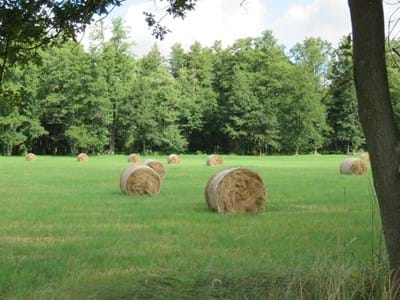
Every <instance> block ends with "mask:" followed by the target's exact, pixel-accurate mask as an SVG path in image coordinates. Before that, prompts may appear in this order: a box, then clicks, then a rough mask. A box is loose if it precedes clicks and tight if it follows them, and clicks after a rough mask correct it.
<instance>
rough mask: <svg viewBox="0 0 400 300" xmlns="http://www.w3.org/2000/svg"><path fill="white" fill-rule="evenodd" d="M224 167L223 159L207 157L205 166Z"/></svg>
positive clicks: (220, 157) (213, 155)
mask: <svg viewBox="0 0 400 300" xmlns="http://www.w3.org/2000/svg"><path fill="white" fill-rule="evenodd" d="M223 165H224V158H223V157H222V156H219V155H215V154H212V155H209V156H208V158H207V166H223Z"/></svg>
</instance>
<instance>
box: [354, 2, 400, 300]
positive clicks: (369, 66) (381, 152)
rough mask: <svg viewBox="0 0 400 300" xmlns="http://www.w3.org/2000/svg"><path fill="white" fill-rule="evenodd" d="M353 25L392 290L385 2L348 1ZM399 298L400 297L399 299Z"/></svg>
mask: <svg viewBox="0 0 400 300" xmlns="http://www.w3.org/2000/svg"><path fill="white" fill-rule="evenodd" d="M348 3H349V7H350V12H351V21H352V26H353V40H354V43H353V61H354V78H355V84H356V91H357V99H358V109H359V115H360V119H361V124H362V127H363V130H364V134H365V137H366V141H367V146H368V151H369V153H370V157H371V165H372V173H373V178H374V186H375V190H376V194H377V197H378V202H379V207H380V214H381V218H382V225H383V232H384V237H385V243H386V249H387V252H388V255H389V262H390V267H391V271H392V272H393V273H392V275H395V276H393V277H392V279H393V280H394V281H393V284H394V285H393V287H394V288H399V287H400V284H399V282H400V281H399V280H398V279H399V276H398V274H399V270H400V174H399V165H400V141H399V132H398V129H397V128H396V123H395V118H394V113H393V107H392V104H391V101H390V93H389V85H388V79H387V70H386V60H385V32H384V17H383V5H382V0H348ZM397 297H399V295H398V296H397Z"/></svg>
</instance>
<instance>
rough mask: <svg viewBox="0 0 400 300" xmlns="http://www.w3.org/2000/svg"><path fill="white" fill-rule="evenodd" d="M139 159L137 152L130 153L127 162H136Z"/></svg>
mask: <svg viewBox="0 0 400 300" xmlns="http://www.w3.org/2000/svg"><path fill="white" fill-rule="evenodd" d="M138 161H140V155H139V154H137V153H132V154H130V155H129V156H128V162H133V163H136V162H138Z"/></svg>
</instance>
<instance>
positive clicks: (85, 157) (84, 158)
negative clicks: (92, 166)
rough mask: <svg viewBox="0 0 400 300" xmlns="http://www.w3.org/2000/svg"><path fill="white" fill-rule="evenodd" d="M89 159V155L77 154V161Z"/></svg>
mask: <svg viewBox="0 0 400 300" xmlns="http://www.w3.org/2000/svg"><path fill="white" fill-rule="evenodd" d="M88 160H89V156H88V155H87V154H86V153H80V154H79V155H78V161H79V162H85V161H88Z"/></svg>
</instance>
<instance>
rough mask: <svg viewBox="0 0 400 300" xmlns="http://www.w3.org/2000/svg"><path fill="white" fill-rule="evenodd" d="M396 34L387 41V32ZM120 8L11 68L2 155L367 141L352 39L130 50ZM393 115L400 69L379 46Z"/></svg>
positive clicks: (267, 36) (269, 39)
mask: <svg viewBox="0 0 400 300" xmlns="http://www.w3.org/2000/svg"><path fill="white" fill-rule="evenodd" d="M395 42H396V41H392V43H395ZM132 49H133V42H132V40H131V39H130V38H129V35H128V33H127V30H126V29H125V28H124V24H123V22H122V20H121V19H115V20H114V21H113V26H112V37H111V38H110V39H109V40H106V39H105V29H104V25H103V24H102V23H99V26H98V27H97V29H96V30H95V31H94V32H93V33H92V34H91V37H90V47H88V49H85V48H84V47H83V46H82V45H80V44H79V43H77V42H74V41H72V40H71V41H68V42H66V43H61V42H60V43H55V44H54V45H52V46H51V47H47V48H46V49H41V50H37V51H38V53H37V54H38V55H36V56H37V57H38V60H37V61H26V62H24V63H22V62H20V63H18V64H17V65H15V66H13V67H12V68H9V69H8V70H7V73H6V74H5V77H4V82H3V86H2V89H1V94H0V151H1V153H3V154H4V155H11V154H23V153H26V152H27V151H30V152H34V153H37V154H60V155H61V154H71V153H77V152H80V151H85V152H89V153H129V152H141V153H154V152H171V151H173V152H190V153H198V152H207V153H211V152H216V153H238V154H268V153H311V152H312V153H318V152H320V153H334V152H336V153H346V152H347V153H349V152H352V151H356V150H359V149H360V148H363V147H365V145H364V137H363V133H362V130H361V127H360V124H359V121H358V112H357V102H356V101H357V100H356V96H355V89H354V83H353V73H352V41H351V37H350V36H345V37H343V39H342V40H341V41H340V43H339V45H338V46H337V47H336V48H334V47H332V46H331V45H330V44H329V43H328V42H327V41H324V40H321V39H320V38H307V39H306V40H304V41H302V42H299V43H297V44H296V45H295V46H294V47H293V48H292V49H289V50H286V49H285V48H284V46H282V45H280V44H279V43H278V41H277V39H276V38H275V37H274V36H273V34H272V33H271V32H270V31H265V32H264V33H263V34H262V35H261V36H259V37H255V38H250V37H249V38H245V39H240V40H237V41H236V42H235V43H234V44H233V45H231V46H229V47H223V46H222V44H221V42H218V41H216V42H215V43H214V45H213V46H212V47H203V46H202V45H201V44H200V43H194V44H193V45H192V46H191V47H190V49H189V50H188V51H186V50H184V49H183V48H182V46H181V45H179V44H176V45H174V46H173V47H172V49H171V53H170V56H169V57H168V58H164V57H163V56H162V55H161V53H160V51H159V50H158V48H157V47H156V46H154V47H153V48H152V49H151V50H150V51H149V52H148V53H147V54H146V55H145V56H143V57H141V58H137V57H136V56H135V55H134V53H133V52H132ZM387 61H388V71H389V80H390V86H391V93H392V96H393V97H392V98H393V102H394V107H395V111H396V116H397V117H398V119H399V121H400V73H399V69H398V65H397V64H396V62H395V60H394V59H392V57H391V55H390V54H388V60H387Z"/></svg>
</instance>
